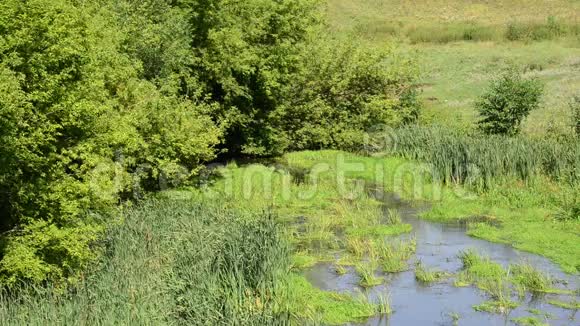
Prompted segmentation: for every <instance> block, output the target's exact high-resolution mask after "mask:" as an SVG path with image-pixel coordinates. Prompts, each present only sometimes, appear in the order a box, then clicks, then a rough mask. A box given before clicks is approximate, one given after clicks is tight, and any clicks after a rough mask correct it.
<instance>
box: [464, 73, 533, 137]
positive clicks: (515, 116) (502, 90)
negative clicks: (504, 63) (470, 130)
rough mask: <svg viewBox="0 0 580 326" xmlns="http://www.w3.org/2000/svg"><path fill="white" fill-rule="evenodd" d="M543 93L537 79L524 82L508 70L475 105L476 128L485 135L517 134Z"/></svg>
mask: <svg viewBox="0 0 580 326" xmlns="http://www.w3.org/2000/svg"><path fill="white" fill-rule="evenodd" d="M542 91H543V86H542V84H541V83H540V82H539V81H538V80H537V79H533V78H532V79H529V78H524V77H523V75H522V74H521V73H520V72H519V71H517V70H516V69H514V68H511V69H508V70H507V71H506V72H504V73H503V74H502V75H501V76H500V77H499V78H497V79H495V80H493V81H492V83H491V85H490V87H489V89H488V90H487V91H486V92H485V93H484V94H483V95H482V96H481V98H480V99H479V100H478V101H477V102H476V103H475V108H476V109H477V111H478V112H479V115H480V117H481V119H480V120H479V122H478V124H479V127H480V128H481V129H482V130H483V131H484V132H485V133H488V134H502V135H510V136H513V135H516V134H518V133H519V132H520V127H521V123H522V121H523V120H524V119H525V118H526V117H527V116H528V115H529V114H530V112H531V111H532V110H535V109H537V108H538V107H539V104H540V98H541V96H542Z"/></svg>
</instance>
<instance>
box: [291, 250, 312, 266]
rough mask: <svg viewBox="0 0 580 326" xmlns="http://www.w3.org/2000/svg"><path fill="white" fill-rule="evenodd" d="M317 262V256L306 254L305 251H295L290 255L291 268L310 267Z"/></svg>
mask: <svg viewBox="0 0 580 326" xmlns="http://www.w3.org/2000/svg"><path fill="white" fill-rule="evenodd" d="M317 262H318V258H317V257H315V256H312V255H310V254H308V253H307V252H297V253H294V254H293V255H292V257H291V266H292V268H293V269H297V270H300V269H306V268H310V267H312V266H314V265H316V263H317Z"/></svg>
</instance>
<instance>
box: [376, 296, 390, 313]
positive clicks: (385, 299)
mask: <svg viewBox="0 0 580 326" xmlns="http://www.w3.org/2000/svg"><path fill="white" fill-rule="evenodd" d="M378 313H379V314H380V315H390V314H392V313H393V309H392V308H391V299H390V298H389V296H388V295H379V296H378Z"/></svg>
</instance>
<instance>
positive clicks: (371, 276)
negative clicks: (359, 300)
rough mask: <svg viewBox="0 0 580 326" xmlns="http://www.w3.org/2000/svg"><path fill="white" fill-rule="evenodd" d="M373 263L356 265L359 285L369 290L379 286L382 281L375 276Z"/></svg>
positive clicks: (375, 268)
mask: <svg viewBox="0 0 580 326" xmlns="http://www.w3.org/2000/svg"><path fill="white" fill-rule="evenodd" d="M377 267H378V266H377V264H376V263H375V262H372V261H371V262H367V263H360V264H357V265H356V271H357V273H358V275H359V277H360V281H359V285H360V286H362V287H363V288H370V287H373V286H377V285H380V284H381V283H383V280H382V279H381V278H380V277H377V276H376V275H375V271H376V270H377Z"/></svg>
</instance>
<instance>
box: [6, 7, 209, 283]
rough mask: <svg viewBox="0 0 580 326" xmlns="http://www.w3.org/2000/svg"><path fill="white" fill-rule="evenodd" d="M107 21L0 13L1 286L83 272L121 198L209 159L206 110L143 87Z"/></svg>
mask: <svg viewBox="0 0 580 326" xmlns="http://www.w3.org/2000/svg"><path fill="white" fill-rule="evenodd" d="M114 18H115V15H113V14H112V12H111V11H110V10H109V9H108V8H107V6H103V7H99V6H96V5H89V4H86V5H76V4H75V3H74V2H71V1H67V0H55V1H52V0H33V1H27V2H22V1H16V0H8V1H3V2H2V4H1V5H0V32H1V34H0V36H1V39H0V90H1V92H0V126H2V128H1V129H0V143H2V148H1V149H0V154H1V155H0V157H1V158H0V193H2V196H1V197H0V198H1V199H0V210H1V211H0V214H1V215H2V217H3V218H2V222H1V225H0V227H1V229H0V232H2V260H1V261H0V283H8V284H16V283H18V282H20V281H22V280H32V281H35V282H40V281H45V280H47V279H50V278H61V277H66V276H69V275H71V274H70V272H71V271H72V272H73V274H74V273H76V272H78V271H79V270H80V269H82V268H83V267H85V266H86V264H88V263H89V262H90V261H92V260H93V259H94V258H95V257H96V253H97V251H96V250H95V248H93V245H94V244H95V242H96V240H97V239H99V237H100V234H101V233H102V231H103V226H104V225H105V224H106V216H107V213H108V212H110V211H111V210H112V209H113V208H114V206H115V205H116V204H117V203H118V202H119V200H120V199H121V198H122V196H127V195H130V194H131V192H132V191H133V190H134V189H136V190H138V189H140V187H141V186H142V187H149V186H151V185H156V184H158V181H157V180H158V179H159V177H160V176H162V175H166V176H171V175H174V174H175V170H176V166H185V167H186V168H187V170H188V172H190V173H195V172H196V171H197V169H199V166H200V162H202V161H206V160H209V159H211V158H213V157H214V149H213V146H214V145H215V144H216V143H217V142H218V136H219V130H218V129H217V127H216V126H215V125H214V124H213V122H212V121H211V119H210V118H209V116H208V115H207V111H208V108H207V106H205V105H198V104H196V103H194V102H192V101H184V100H183V99H182V98H180V97H178V96H176V95H172V94H163V93H162V92H160V91H159V90H158V88H157V87H156V86H155V85H154V84H153V83H151V82H149V81H147V80H143V79H141V78H139V75H140V65H139V62H138V61H134V59H133V58H131V57H130V56H128V55H126V54H124V53H123V52H122V44H123V35H122V33H120V30H121V29H120V28H119V26H117V23H116V21H115V19H114ZM135 172H139V173H135ZM91 212H97V213H98V214H91Z"/></svg>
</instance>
